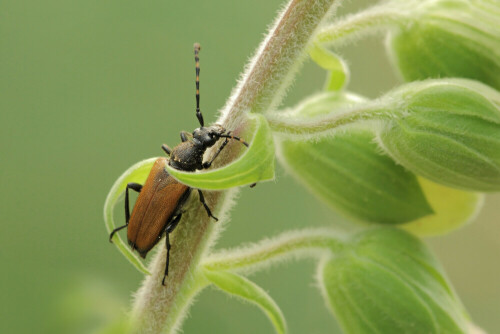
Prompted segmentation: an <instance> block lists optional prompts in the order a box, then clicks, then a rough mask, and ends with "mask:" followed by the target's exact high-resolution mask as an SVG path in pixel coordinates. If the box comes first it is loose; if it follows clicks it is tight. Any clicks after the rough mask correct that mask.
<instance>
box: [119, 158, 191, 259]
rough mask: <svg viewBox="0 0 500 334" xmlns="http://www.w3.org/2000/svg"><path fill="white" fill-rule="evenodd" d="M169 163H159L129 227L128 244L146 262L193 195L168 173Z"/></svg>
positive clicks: (163, 160) (162, 159) (148, 180)
mask: <svg viewBox="0 0 500 334" xmlns="http://www.w3.org/2000/svg"><path fill="white" fill-rule="evenodd" d="M167 163H168V160H167V159H166V158H158V159H156V161H155V163H154V165H153V168H151V172H150V173H149V176H148V179H147V180H146V182H145V183H144V186H143V188H142V190H141V192H140V193H139V196H138V197H137V200H136V202H135V205H134V209H133V210H132V214H131V216H130V221H129V223H128V230H127V238H128V242H129V244H130V246H132V249H136V250H137V251H138V252H139V253H140V254H141V256H142V257H143V258H144V257H146V254H147V253H148V252H149V250H150V249H151V248H153V247H154V246H155V245H156V244H157V243H158V241H159V240H160V238H161V236H162V235H163V233H164V232H165V227H166V225H167V223H168V222H170V221H171V219H172V218H173V217H175V216H176V215H178V214H180V213H181V212H180V210H181V208H182V206H183V204H184V203H185V202H186V200H187V198H188V196H189V194H190V192H191V188H189V187H188V186H186V185H184V184H182V183H179V182H177V181H176V180H175V179H174V178H173V177H171V176H170V175H169V174H168V173H167V171H166V170H165V165H166V164H167Z"/></svg>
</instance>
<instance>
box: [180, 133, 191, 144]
mask: <svg viewBox="0 0 500 334" xmlns="http://www.w3.org/2000/svg"><path fill="white" fill-rule="evenodd" d="M191 136H192V135H191V134H190V133H189V132H186V131H181V141H182V142H183V143H184V142H186V141H188V140H189V137H191Z"/></svg>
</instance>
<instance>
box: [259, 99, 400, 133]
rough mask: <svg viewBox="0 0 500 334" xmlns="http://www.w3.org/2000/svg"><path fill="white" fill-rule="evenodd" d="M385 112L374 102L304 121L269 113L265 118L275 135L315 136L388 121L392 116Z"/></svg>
mask: <svg viewBox="0 0 500 334" xmlns="http://www.w3.org/2000/svg"><path fill="white" fill-rule="evenodd" d="M387 110H388V109H387V108H385V107H384V106H383V105H380V103H377V102H375V103H366V104H363V105H362V106H355V107H351V108H349V109H346V110H344V111H335V112H332V113H331V114H328V115H326V116H320V117H316V118H312V119H306V120H302V119H297V117H287V115H286V113H270V114H267V115H266V117H267V120H268V122H269V125H270V126H271V129H272V130H273V132H275V133H279V134H282V135H289V136H294V135H300V136H303V135H311V136H317V135H319V134H321V133H325V132H329V131H332V130H335V129H337V128H339V127H342V126H347V125H351V124H354V123H356V122H360V121H370V120H382V119H390V118H392V117H393V116H392V115H391V113H388V112H387Z"/></svg>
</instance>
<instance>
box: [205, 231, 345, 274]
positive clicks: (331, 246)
mask: <svg viewBox="0 0 500 334" xmlns="http://www.w3.org/2000/svg"><path fill="white" fill-rule="evenodd" d="M345 238H346V236H344V235H343V234H341V233H339V232H337V231H334V230H327V229H315V230H300V231H294V232H287V233H285V234H283V235H281V236H278V237H277V238H273V239H270V240H264V241H262V242H260V243H258V244H255V245H252V246H250V247H246V248H242V249H234V250H224V251H219V252H217V253H215V254H212V255H210V256H209V257H208V258H207V259H206V260H204V261H203V266H204V267H205V268H206V269H208V270H216V271H219V270H231V271H239V272H241V271H244V272H255V271H256V270H257V269H262V268H263V266H269V265H271V264H272V263H274V262H276V261H280V260H284V259H287V258H289V257H291V256H302V255H303V256H320V257H321V256H322V255H323V254H324V253H325V252H334V253H337V252H340V251H341V250H342V249H343V248H344V243H345V241H344V239H345ZM316 251H318V252H316Z"/></svg>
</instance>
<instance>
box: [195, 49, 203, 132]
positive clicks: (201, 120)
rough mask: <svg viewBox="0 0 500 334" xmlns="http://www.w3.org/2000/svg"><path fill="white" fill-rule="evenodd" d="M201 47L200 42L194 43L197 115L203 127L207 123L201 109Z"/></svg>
mask: <svg viewBox="0 0 500 334" xmlns="http://www.w3.org/2000/svg"><path fill="white" fill-rule="evenodd" d="M200 49H201V46H200V44H198V43H194V61H195V62H196V117H198V121H199V122H200V125H201V127H203V126H204V125H205V123H204V122H203V115H202V114H201V111H200V57H198V53H199V52H200Z"/></svg>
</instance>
